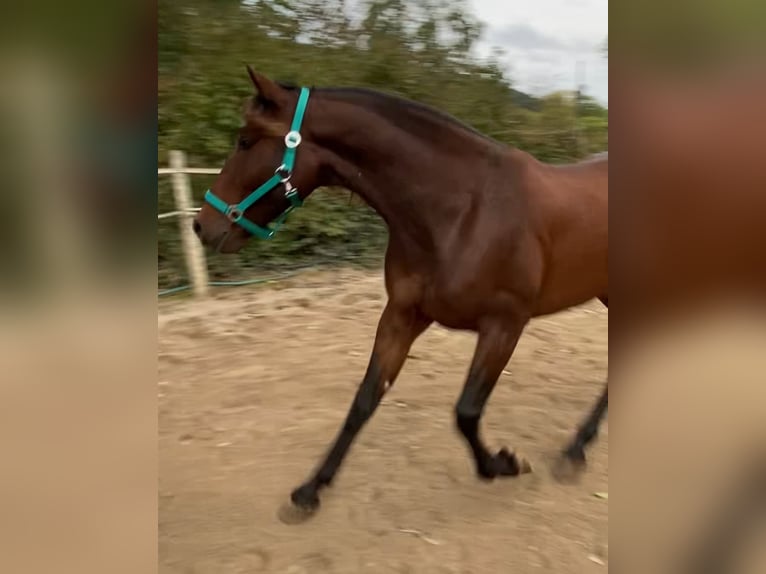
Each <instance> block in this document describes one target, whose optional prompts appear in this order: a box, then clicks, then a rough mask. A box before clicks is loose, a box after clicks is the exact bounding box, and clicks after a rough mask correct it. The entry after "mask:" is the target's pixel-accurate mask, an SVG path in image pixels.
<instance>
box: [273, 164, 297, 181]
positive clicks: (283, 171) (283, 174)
mask: <svg viewBox="0 0 766 574" xmlns="http://www.w3.org/2000/svg"><path fill="white" fill-rule="evenodd" d="M274 173H276V174H277V175H278V176H279V177H280V178H281V179H280V180H279V181H280V183H287V182H288V181H290V178H291V177H292V175H293V174H292V173H291V172H290V170H289V169H287V166H286V165H285V164H282V165H280V166H279V167H278V168H277V169H275V170H274Z"/></svg>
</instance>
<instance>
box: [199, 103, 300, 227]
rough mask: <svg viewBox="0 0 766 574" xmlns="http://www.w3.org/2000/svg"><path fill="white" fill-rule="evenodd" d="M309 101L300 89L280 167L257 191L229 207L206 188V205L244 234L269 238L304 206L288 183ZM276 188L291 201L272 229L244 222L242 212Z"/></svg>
mask: <svg viewBox="0 0 766 574" xmlns="http://www.w3.org/2000/svg"><path fill="white" fill-rule="evenodd" d="M308 101H309V89H308V88H301V93H300V95H299V96H298V104H297V105H296V107H295V115H293V123H292V125H291V126H290V131H289V132H288V133H287V135H286V136H285V154H284V155H283V156H282V165H280V166H279V167H278V168H277V169H276V170H275V171H274V175H272V176H271V177H270V178H269V179H268V180H267V181H266V182H265V183H264V184H262V185H261V186H259V187H258V188H256V189H255V190H254V191H253V192H252V193H250V195H248V196H247V197H246V198H245V199H243V200H242V201H240V202H239V203H237V204H231V205H229V204H228V203H226V202H225V201H224V200H222V199H221V198H220V197H218V196H217V195H215V194H214V193H213V192H212V191H211V190H209V189H208V190H207V191H206V192H205V201H206V202H207V203H209V204H210V205H212V206H213V208H215V209H216V210H218V211H220V212H221V213H223V214H224V215H225V216H226V217H228V218H229V220H230V221H231V222H232V223H236V224H237V225H239V226H240V227H242V228H243V229H245V230H246V231H247V232H249V233H251V234H252V235H255V236H256V237H259V238H261V239H271V238H272V237H273V236H274V234H275V233H276V232H277V230H278V229H279V228H280V227H282V224H283V223H284V222H285V220H286V219H287V216H288V215H289V214H290V212H291V211H293V210H294V209H295V208H297V207H300V206H301V205H303V200H302V199H301V198H300V197H299V196H298V190H297V189H296V188H294V187H293V186H292V184H291V183H290V178H291V177H292V175H293V167H294V166H295V154H296V152H297V150H298V146H299V145H301V132H300V130H301V124H302V123H303V116H304V115H305V113H306V105H307V104H308ZM279 185H283V186H284V188H285V197H286V198H287V200H288V201H289V202H290V205H289V206H288V207H287V209H285V210H284V211H283V212H282V213H281V214H280V215H279V217H277V218H276V219H275V220H274V222H273V226H272V227H261V226H260V225H256V224H255V223H253V222H252V221H250V220H249V219H247V218H246V217H245V211H247V209H249V208H250V207H251V206H252V205H253V204H254V203H255V202H256V201H258V200H259V199H261V198H262V197H263V196H264V195H266V194H267V193H269V192H270V191H271V190H273V189H274V188H276V187H277V186H279Z"/></svg>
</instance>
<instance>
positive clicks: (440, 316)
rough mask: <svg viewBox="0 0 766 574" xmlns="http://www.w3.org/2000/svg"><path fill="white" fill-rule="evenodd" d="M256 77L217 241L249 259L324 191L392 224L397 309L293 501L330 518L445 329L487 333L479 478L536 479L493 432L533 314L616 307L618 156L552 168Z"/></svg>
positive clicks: (214, 203) (578, 443) (343, 98)
mask: <svg viewBox="0 0 766 574" xmlns="http://www.w3.org/2000/svg"><path fill="white" fill-rule="evenodd" d="M247 71H248V74H249V76H250V79H251V81H252V83H253V86H254V88H255V95H254V96H253V97H252V98H250V99H249V100H248V103H247V104H246V107H245V110H244V114H243V115H244V124H243V125H242V127H241V129H240V130H239V134H238V140H237V144H236V149H235V150H234V151H232V153H231V155H230V156H229V158H228V159H227V160H226V162H225V164H224V166H223V168H222V169H221V172H220V174H219V175H218V176H217V178H216V180H215V182H214V183H213V186H212V188H211V189H210V190H209V191H208V192H207V193H206V195H205V197H206V203H205V204H204V206H203V207H202V209H201V210H200V212H199V214H198V215H197V217H196V218H195V219H194V221H193V227H194V231H195V233H196V234H197V235H198V237H199V238H200V240H201V241H202V243H203V244H205V245H206V246H209V247H211V248H214V249H216V250H217V251H218V252H221V253H236V252H238V251H239V250H240V249H241V248H242V247H243V246H244V245H245V244H246V243H247V242H248V240H249V239H250V238H251V237H252V236H257V237H263V238H268V237H271V236H272V235H273V234H274V232H275V231H276V229H277V228H278V226H279V225H281V224H282V223H283V222H284V220H285V217H286V216H287V214H288V213H289V212H290V211H292V210H293V209H295V208H297V207H299V206H300V205H301V203H302V202H303V200H305V199H306V197H308V196H309V195H310V194H311V193H312V192H313V191H314V190H316V189H317V188H319V187H324V186H327V187H331V186H332V187H342V188H346V189H347V190H350V191H351V192H353V193H354V194H356V195H358V196H360V197H361V198H362V199H363V200H364V201H365V202H366V203H367V204H369V205H370V206H371V207H372V209H374V210H375V211H376V212H377V213H378V214H379V215H380V217H381V218H382V219H383V220H384V222H385V223H386V226H387V228H388V245H387V249H386V254H385V261H384V283H385V288H386V292H387V296H388V299H387V302H386V304H385V307H384V310H383V312H382V314H381V316H380V320H379V322H378V325H377V330H376V334H375V341H374V344H373V349H372V352H371V355H370V358H369V363H368V366H367V370H366V373H365V375H364V377H363V379H362V382H361V384H360V385H359V387H358V390H357V392H356V395H355V397H354V399H353V402H352V404H351V407H350V409H349V412H348V415H347V417H346V419H345V422H344V423H343V426H342V428H341V429H340V431H339V432H338V434H337V436H336V438H335V440H334V442H333V444H332V446H331V448H330V449H329V452H328V453H327V454H326V456H325V457H324V459H323V461H322V463H321V464H320V465H319V466H318V468H317V469H316V470H315V471H314V472H313V473H312V474H311V476H310V478H309V479H308V480H306V481H305V482H304V483H303V484H301V485H300V486H298V487H297V488H296V489H295V490H293V491H292V493H291V497H290V498H291V500H292V503H293V507H294V508H297V509H299V510H301V511H303V512H305V513H306V514H307V515H310V514H311V513H313V512H314V511H316V510H317V508H318V507H319V504H320V500H319V492H320V491H321V489H323V488H324V487H325V486H327V485H329V484H330V483H331V482H332V480H333V478H334V477H335V475H336V473H337V471H338V469H339V467H340V465H341V463H342V461H343V460H344V458H345V456H346V454H347V452H348V450H349V448H350V446H351V444H352V442H353V441H354V439H355V437H356V436H357V435H358V433H359V431H360V430H361V429H362V427H363V426H364V425H365V423H366V422H367V421H368V420H369V419H370V417H371V416H372V415H373V413H374V412H375V409H376V407H377V406H378V405H379V403H380V401H381V399H382V397H383V396H384V394H385V393H386V392H387V391H388V390H389V389H390V387H391V386H392V385H393V384H394V382H395V381H396V378H397V375H398V374H399V372H400V370H401V368H402V366H403V364H404V362H405V360H406V357H407V354H408V351H409V349H410V347H411V345H412V344H413V342H414V341H415V340H416V339H417V338H418V336H419V335H421V334H422V333H423V332H424V331H425V330H426V329H427V328H428V327H429V326H430V325H431V324H432V323H434V322H436V323H438V324H441V325H442V326H444V327H446V328H449V329H455V330H464V331H470V332H475V333H476V334H477V343H476V347H475V353H474V356H473V359H472V362H471V366H470V369H469V373H468V376H467V379H466V381H465V385H464V388H463V390H462V393H461V395H460V397H459V399H458V401H457V404H456V406H455V413H454V416H455V423H456V425H457V429H458V430H459V432H460V433H461V434H462V436H463V437H464V439H465V442H466V444H467V446H468V448H469V449H470V452H471V454H472V457H473V462H474V463H475V469H476V473H477V475H478V477H479V478H481V479H484V480H492V479H495V478H496V477H503V476H508V477H512V476H517V475H520V474H523V473H526V472H529V471H530V470H531V467H530V465H529V463H528V462H527V461H526V460H525V459H523V458H522V457H519V456H517V455H516V454H515V452H512V451H509V450H508V449H507V448H502V449H501V450H500V451H499V452H496V453H493V452H490V451H489V449H488V448H487V447H486V446H485V444H484V442H483V441H482V438H481V437H480V433H479V422H480V419H481V416H482V413H483V411H484V407H485V405H486V403H487V400H488V399H489V397H490V394H491V393H492V390H493V387H494V386H495V383H496V382H497V380H498V378H499V377H500V374H501V373H502V370H503V369H504V367H505V366H506V364H507V363H508V362H509V360H510V358H511V355H512V354H513V352H514V349H515V347H516V343H517V341H518V340H519V337H520V336H521V334H522V331H523V330H524V327H525V326H526V325H527V323H528V322H529V321H530V319H532V318H533V317H538V316H542V315H547V314H551V313H555V312H558V311H561V310H564V309H567V308H570V307H573V306H576V305H580V304H583V303H585V302H587V301H590V300H592V299H595V298H599V299H600V300H601V301H602V302H603V304H604V305H606V306H607V307H608V265H607V259H608V156H606V155H603V156H601V157H596V158H590V159H587V160H583V161H580V162H577V163H573V164H568V165H553V164H546V163H543V162H540V161H538V160H536V159H535V158H533V157H532V156H531V155H529V154H528V153H525V152H523V151H521V150H519V149H516V148H513V147H507V146H505V145H503V144H501V143H499V142H497V141H495V140H493V139H490V138H488V137H486V136H485V135H483V134H481V133H480V132H478V131H476V130H474V129H473V128H471V127H469V126H467V125H465V124H463V123H461V122H460V121H458V120H457V119H455V118H453V117H451V116H449V115H447V114H444V113H442V112H440V111H438V110H436V109H433V108H431V107H428V106H426V105H423V104H420V103H416V102H413V101H410V100H407V99H404V98H400V97H398V96H393V95H389V94H385V93H382V92H378V91H375V90H369V89H362V88H332V87H324V88H311V89H309V88H297V87H295V86H288V85H284V84H280V83H278V82H275V81H273V80H271V79H270V78H268V77H267V76H265V75H263V74H261V73H258V72H256V71H254V70H253V69H252V68H251V67H250V66H247ZM298 150H299V151H298ZM275 168H276V169H275ZM274 222H276V223H274ZM273 223H274V226H272V227H269V225H270V224H273ZM607 407H608V383H605V385H604V389H603V391H602V393H601V395H600V397H599V398H598V401H597V402H596V404H595V406H594V407H593V409H592V411H591V412H590V414H589V415H588V417H587V418H586V419H585V421H584V422H583V423H582V424H581V425H580V426H579V427H578V429H577V431H576V433H575V434H574V435H573V438H572V439H571V440H570V441H569V443H568V444H567V446H566V447H565V448H564V449H563V450H562V452H561V453H560V456H559V457H558V459H559V460H561V461H562V462H564V463H567V464H568V465H569V466H571V467H572V468H575V469H578V470H581V469H582V468H584V467H585V462H586V457H585V448H586V446H587V445H588V444H589V443H590V442H591V441H592V440H593V439H594V438H595V437H596V435H597V434H598V429H599V424H600V421H601V420H602V418H603V416H604V414H605V413H606V411H607Z"/></svg>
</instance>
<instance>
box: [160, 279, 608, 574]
mask: <svg viewBox="0 0 766 574" xmlns="http://www.w3.org/2000/svg"><path fill="white" fill-rule="evenodd" d="M384 303H385V293H384V291H383V285H382V280H381V277H380V276H379V274H377V273H363V272H357V271H344V272H333V273H328V272H313V273H311V274H304V275H300V276H298V277H295V278H292V279H290V280H287V281H283V282H280V283H274V284H270V285H266V286H260V287H241V288H235V289H229V290H225V291H224V290H221V291H218V292H216V295H215V297H214V298H212V299H210V300H207V301H203V302H193V301H191V300H176V301H171V302H164V301H163V302H162V304H161V305H160V309H159V319H158V322H159V367H158V370H159V387H158V391H159V417H160V420H159V425H160V437H159V456H160V481H159V505H160V523H159V533H160V540H159V551H160V572H162V573H165V574H170V573H178V574H181V573H183V574H192V573H195V574H202V573H204V574H208V573H210V574H212V573H250V572H274V573H286V574H304V573H310V574H313V573H321V572H328V573H349V574H352V573H354V574H355V573H363V572H370V573H400V574H407V573H411V574H429V573H445V574H446V573H458V572H459V573H474V572H513V573H524V572H553V573H557V574H566V573H577V574H587V573H589V572H606V571H607V567H608V566H607V565H608V562H609V559H608V499H604V498H599V497H597V496H595V495H594V494H595V493H605V492H607V491H608V455H607V450H608V444H609V433H608V424H604V425H603V427H602V433H601V436H600V439H599V440H598V441H597V442H596V444H595V445H594V447H593V448H592V449H591V451H590V467H589V469H588V471H587V473H586V474H585V475H584V476H583V478H582V480H581V482H580V483H579V484H577V485H561V484H558V483H557V482H555V481H554V480H553V479H552V478H551V475H550V472H549V460H550V459H551V457H552V456H554V455H555V453H557V452H558V450H559V449H560V448H561V447H562V445H563V444H564V443H565V441H566V440H567V438H568V437H569V436H570V434H571V433H572V432H573V430H574V428H575V426H576V424H577V423H578V422H579V421H580V420H581V419H582V418H583V417H584V416H585V414H586V412H587V411H588V409H589V408H590V407H591V405H592V404H593V402H594V401H595V400H596V398H597V396H598V393H599V391H600V389H601V386H602V385H603V383H604V380H605V377H606V373H607V360H608V358H607V350H608V349H607V333H608V328H607V325H608V314H607V312H606V310H604V309H603V308H602V307H601V306H600V304H598V303H597V302H596V303H593V304H588V305H585V306H583V307H580V308H577V309H573V310H570V311H567V312H563V313H560V314H557V315H555V316H550V317H546V318H541V319H537V320H535V321H534V322H533V323H532V324H531V325H530V326H529V327H528V330H527V331H526V332H525V334H524V336H523V337H522V339H521V341H520V343H519V345H518V349H517V351H516V353H515V355H514V357H513V359H512V360H511V362H510V364H509V366H508V370H507V371H506V372H505V373H504V374H503V376H502V378H501V380H500V382H499V384H498V386H497V388H496V389H495V392H494V394H493V396H492V398H491V400H490V402H489V406H488V409H487V414H486V417H485V418H484V427H483V428H484V436H485V438H486V440H487V442H488V443H489V444H490V445H491V446H492V447H494V448H499V447H500V446H503V445H506V446H508V447H509V448H512V449H517V450H518V451H519V453H520V454H522V455H524V456H526V457H527V458H528V459H529V460H530V462H531V464H532V466H533V472H532V473H531V474H527V475H524V476H522V477H518V478H512V479H498V480H496V481H495V482H493V483H484V482H480V481H479V480H478V479H477V478H476V477H475V475H474V470H473V465H472V463H471V461H470V458H469V453H468V450H467V448H466V447H465V446H464V444H463V442H462V440H461V438H460V437H459V435H458V433H457V432H456V430H455V428H454V424H453V420H452V416H453V415H452V413H453V405H454V403H455V401H456V399H457V397H458V395H459V393H460V390H461V387H462V384H463V379H464V377H465V374H466V372H467V369H468V364H469V361H470V357H471V354H472V352H473V345H474V336H472V335H471V334H467V333H455V332H450V331H447V330H444V329H441V328H438V327H433V328H431V329H430V330H429V331H428V332H426V333H425V334H424V335H423V336H422V337H421V338H420V339H419V340H418V341H417V342H416V344H415V345H414V347H413V349H412V353H411V355H412V356H411V358H410V359H409V360H408V362H407V363H406V365H405V367H404V369H403V371H402V374H401V376H400V378H399V380H398V381H397V384H396V386H395V387H394V388H393V389H392V391H391V392H390V393H389V394H388V395H387V397H386V398H385V399H384V402H383V404H382V405H381V408H380V409H379V410H378V412H377V413H376V415H375V416H374V418H373V419H372V421H371V422H370V424H369V425H368V426H367V427H366V428H365V429H364V430H363V432H362V434H361V436H360V438H359V440H358V441H357V443H356V444H355V446H354V448H352V450H351V453H350V455H349V456H348V458H347V459H346V463H345V465H344V466H343V467H342V469H341V471H340V473H339V475H338V476H337V478H336V480H335V482H334V483H333V485H332V487H330V488H328V489H327V490H325V491H324V496H323V497H322V508H321V509H320V511H319V512H318V513H317V514H316V515H315V516H314V517H312V518H311V519H310V520H309V521H307V522H305V523H303V524H299V525H286V524H284V523H282V522H281V521H280V520H279V518H278V512H279V509H280V507H281V506H282V505H283V504H284V503H285V502H286V500H287V499H288V496H289V493H290V491H291V490H292V488H293V487H295V486H297V485H298V484H299V483H301V482H302V481H303V480H304V479H305V478H306V477H307V476H308V473H309V472H310V471H311V470H312V469H313V468H314V466H315V464H316V463H317V462H318V459H319V457H320V456H321V455H323V454H324V452H325V449H326V448H327V446H328V445H329V443H330V441H331V439H332V438H333V437H334V435H335V433H336V431H337V429H338V428H339V425H340V424H341V422H342V420H343V418H344V417H345V414H346V411H347V408H348V406H349V404H350V401H351V399H352V397H353V394H354V391H355V388H356V385H357V384H358V382H359V381H360V379H361V376H362V375H363V373H364V369H365V367H366V364H367V360H368V354H369V351H370V349H371V346H372V341H373V335H374V331H375V325H376V322H377V319H378V316H379V314H380V312H381V310H382V308H383V305H384Z"/></svg>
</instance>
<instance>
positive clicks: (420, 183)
mask: <svg viewBox="0 0 766 574" xmlns="http://www.w3.org/2000/svg"><path fill="white" fill-rule="evenodd" d="M348 111H349V110H348V108H345V109H344V108H343V107H342V106H337V107H336V109H333V107H332V106H328V113H327V114H326V115H325V117H324V119H323V121H322V124H321V126H319V127H318V128H317V130H318V135H319V139H320V140H321V142H322V146H323V147H324V148H325V150H326V152H327V163H328V164H329V167H330V168H331V171H332V172H333V174H334V177H333V180H334V181H333V182H332V183H334V184H336V185H341V186H342V187H345V188H347V189H350V190H351V191H352V192H354V193H356V194H357V195H359V196H360V197H361V198H362V199H364V200H365V202H366V203H367V204H368V205H370V207H372V208H373V209H374V210H375V211H376V212H377V213H378V214H379V215H380V216H381V217H382V218H383V219H384V220H385V222H386V224H387V225H388V227H389V230H390V232H391V233H392V234H406V235H407V236H409V237H410V238H412V239H414V240H415V241H417V242H418V243H420V244H421V245H422V246H423V247H426V248H428V247H430V246H427V245H425V244H426V243H431V242H433V241H434V240H435V236H436V235H438V234H439V233H440V232H442V230H443V229H444V227H445V222H454V221H455V220H457V219H458V218H459V217H460V214H461V212H463V211H464V209H465V208H466V206H467V204H468V203H469V202H470V201H471V198H470V195H469V194H467V193H465V191H469V187H470V186H471V185H472V183H475V181H476V180H478V179H481V178H482V177H484V174H483V173H481V171H483V169H482V170H480V171H479V172H478V173H475V172H474V173H472V172H471V168H470V167H469V164H470V162H471V161H474V162H475V161H476V158H477V157H480V155H479V153H478V152H476V149H475V146H474V147H473V148H472V147H470V146H469V145H468V144H465V143H464V142H463V141H461V137H462V138H464V139H465V140H466V142H470V141H471V140H470V138H468V137H467V136H466V135H464V134H461V133H459V132H458V133H456V134H455V135H454V136H453V137H454V139H453V140H450V141H446V142H445V141H444V139H443V138H442V139H441V141H440V140H439V139H438V138H435V139H434V140H433V141H428V140H427V139H424V138H422V137H419V136H417V135H413V134H409V133H407V132H406V131H404V130H402V129H400V128H398V127H397V126H396V125H394V124H393V123H392V122H390V121H389V120H388V119H386V118H383V117H381V116H378V115H377V114H375V113H374V112H370V111H364V112H361V111H360V112H359V113H357V114H350V113H348ZM439 127H440V130H441V131H442V132H443V131H444V127H443V126H439ZM456 131H457V130H456ZM461 146H462V147H461ZM456 149H460V150H461V153H460V154H459V155H458V154H457V153H455V150H456ZM474 152H476V153H474ZM458 164H460V165H458ZM461 167H465V169H461ZM478 167H482V168H483V165H481V166H478ZM450 227H451V226H450Z"/></svg>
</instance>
